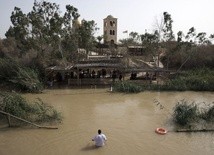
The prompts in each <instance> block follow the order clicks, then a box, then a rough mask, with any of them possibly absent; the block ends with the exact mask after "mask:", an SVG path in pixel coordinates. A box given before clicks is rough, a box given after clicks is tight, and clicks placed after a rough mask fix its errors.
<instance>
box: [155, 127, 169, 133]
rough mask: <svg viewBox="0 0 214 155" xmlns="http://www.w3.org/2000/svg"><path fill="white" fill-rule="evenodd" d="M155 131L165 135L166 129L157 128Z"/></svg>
mask: <svg viewBox="0 0 214 155" xmlns="http://www.w3.org/2000/svg"><path fill="white" fill-rule="evenodd" d="M155 132H156V133H158V134H161V135H165V134H166V133H167V130H166V129H164V128H157V129H156V130H155Z"/></svg>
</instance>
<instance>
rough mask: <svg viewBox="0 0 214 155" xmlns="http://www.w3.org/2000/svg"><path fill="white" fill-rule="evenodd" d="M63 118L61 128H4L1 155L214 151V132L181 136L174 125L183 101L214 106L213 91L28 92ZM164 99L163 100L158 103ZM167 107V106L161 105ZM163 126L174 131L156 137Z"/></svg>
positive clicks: (0, 137) (138, 154)
mask: <svg viewBox="0 0 214 155" xmlns="http://www.w3.org/2000/svg"><path fill="white" fill-rule="evenodd" d="M25 97H27V99H29V100H35V99H36V98H37V97H39V98H41V99H42V100H44V101H45V102H47V103H49V104H51V105H53V106H54V107H55V108H56V109H57V110H58V111H60V112H61V113H62V114H63V117H64V120H63V123H62V124H60V125H59V129H58V130H47V129H29V128H27V129H26V128H15V129H8V130H5V128H3V129H1V130H0V155H29V154H31V155H43V154H44V155H46V154H51V155H55V154H56V155H59V154H63V155H70V154H74V155H82V154H89V155H90V154H91V155H98V154H104V155H120V154H121V155H141V154H152V155H156V154H158V155H159V154H161V155H165V154H172V155H173V154H175V155H180V154H185V155H193V154H198V155H199V154H200V155H201V154H206V155H209V154H210V155H211V154H212V153H213V151H214V138H213V137H214V136H213V133H188V134H187V133H175V132H173V127H172V125H171V124H170V122H169V119H170V113H171V112H172V108H173V107H174V105H175V104H176V102H177V101H179V100H181V99H188V100H190V101H197V102H203V101H204V102H207V103H211V102H213V98H214V94H213V93H209V92H205V93H204V92H202V93H201V92H143V93H139V94H130V95H129V94H119V93H118V94H113V93H110V92H108V91H107V90H106V89H77V90H73V89H72V90H70V89H66V90H46V91H45V92H44V93H43V94H27V95H25ZM156 101H158V102H159V104H158V102H156ZM160 104H161V105H162V107H161V106H160ZM157 127H164V128H167V129H168V130H170V131H171V132H168V133H167V134H166V135H158V134H156V133H155V129H156V128H157ZM98 128H100V129H102V131H103V133H104V134H105V135H106V136H107V138H108V141H107V143H106V145H105V146H104V147H101V148H97V147H95V146H94V143H93V142H92V141H91V138H92V137H93V136H94V135H95V134H96V133H97V129H98Z"/></svg>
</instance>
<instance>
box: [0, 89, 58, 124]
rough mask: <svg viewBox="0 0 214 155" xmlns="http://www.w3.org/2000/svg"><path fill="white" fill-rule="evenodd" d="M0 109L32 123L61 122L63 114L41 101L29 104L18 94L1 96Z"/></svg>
mask: <svg viewBox="0 0 214 155" xmlns="http://www.w3.org/2000/svg"><path fill="white" fill-rule="evenodd" d="M1 98H2V100H1V101H0V109H1V110H2V111H5V112H7V113H10V114H12V115H14V116H17V117H20V118H23V119H27V120H29V121H32V122H50V121H61V119H62V117H61V114H60V113H58V112H57V111H56V110H55V109H54V108H53V107H52V106H49V105H47V104H45V103H44V102H43V101H42V100H41V99H39V98H38V99H37V101H35V102H34V103H28V102H27V101H26V99H25V98H23V97H22V96H21V95H20V94H17V93H4V94H1Z"/></svg>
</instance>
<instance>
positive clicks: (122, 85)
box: [114, 82, 143, 93]
mask: <svg viewBox="0 0 214 155" xmlns="http://www.w3.org/2000/svg"><path fill="white" fill-rule="evenodd" d="M114 90H115V91H118V92H125V93H139V92H141V91H143V87H141V86H139V85H137V84H135V83H131V82H118V83H116V84H115V85H114Z"/></svg>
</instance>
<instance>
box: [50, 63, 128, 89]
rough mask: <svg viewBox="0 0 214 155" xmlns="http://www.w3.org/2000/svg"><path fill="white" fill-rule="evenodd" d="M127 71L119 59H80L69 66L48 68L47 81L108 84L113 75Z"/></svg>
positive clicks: (78, 84) (71, 83)
mask: <svg viewBox="0 0 214 155" xmlns="http://www.w3.org/2000/svg"><path fill="white" fill-rule="evenodd" d="M124 71H125V68H124V65H122V63H121V62H120V60H118V59H113V60H112V59H108V60H87V61H79V62H78V63H77V64H74V65H69V66H51V67H49V68H46V78H47V83H49V84H50V85H51V82H53V83H61V84H63V83H64V84H67V85H76V86H81V85H108V84H111V83H112V75H113V74H116V75H115V76H116V77H118V76H119V74H122V73H123V72H124Z"/></svg>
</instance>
